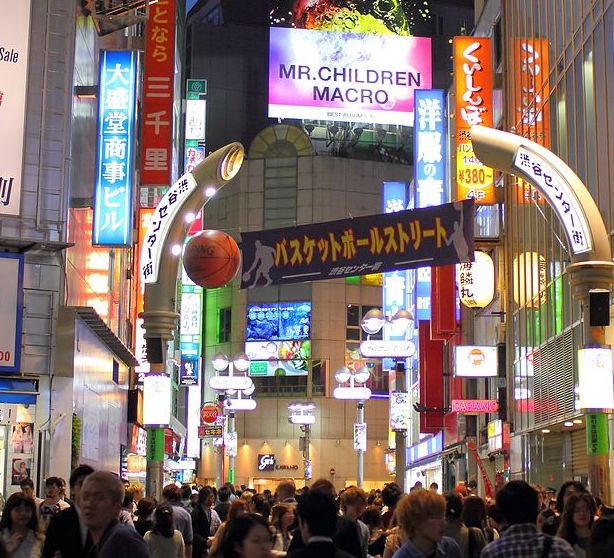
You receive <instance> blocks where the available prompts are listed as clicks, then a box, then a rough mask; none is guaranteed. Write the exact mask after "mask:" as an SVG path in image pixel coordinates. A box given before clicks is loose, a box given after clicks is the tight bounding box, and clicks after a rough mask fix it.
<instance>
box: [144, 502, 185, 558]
mask: <svg viewBox="0 0 614 558" xmlns="http://www.w3.org/2000/svg"><path fill="white" fill-rule="evenodd" d="M143 539H144V541H145V542H146V543H147V546H148V547H149V552H151V557H152V558H185V544H184V542H183V536H182V534H181V532H180V531H177V529H175V520H174V517H173V508H172V506H169V505H168V504H160V505H159V506H158V507H157V508H156V511H155V512H154V526H153V529H152V530H151V531H147V533H145V536H144V537H143Z"/></svg>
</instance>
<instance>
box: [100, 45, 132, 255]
mask: <svg viewBox="0 0 614 558" xmlns="http://www.w3.org/2000/svg"><path fill="white" fill-rule="evenodd" d="M136 64H137V55H136V52H134V51H129V50H103V51H101V52H100V66H99V74H98V151H97V154H96V192H95V196H94V231H93V235H92V244H94V245H95V246H130V244H131V232H132V199H133V192H132V177H133V165H134V161H133V159H134V154H133V138H134V105H135V95H136Z"/></svg>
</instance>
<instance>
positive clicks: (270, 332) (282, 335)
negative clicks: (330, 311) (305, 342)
mask: <svg viewBox="0 0 614 558" xmlns="http://www.w3.org/2000/svg"><path fill="white" fill-rule="evenodd" d="M310 326H311V302H274V303H269V304H253V305H248V307H247V323H246V334H245V340H246V341H262V340H266V341H279V340H285V339H309V334H310V331H309V330H310ZM269 356H270V355H269ZM250 358H256V357H255V356H254V357H252V356H250ZM265 358H268V357H265ZM280 358H283V357H280Z"/></svg>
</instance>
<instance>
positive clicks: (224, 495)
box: [217, 485, 232, 502]
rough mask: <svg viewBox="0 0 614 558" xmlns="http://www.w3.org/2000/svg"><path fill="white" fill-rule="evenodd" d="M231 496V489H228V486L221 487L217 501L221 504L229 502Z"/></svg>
mask: <svg viewBox="0 0 614 558" xmlns="http://www.w3.org/2000/svg"><path fill="white" fill-rule="evenodd" d="M231 494H232V493H231V492H230V488H228V487H227V486H226V485H224V486H220V489H219V490H218V491H217V499H218V500H219V501H220V502H228V499H229V498H230V495H231Z"/></svg>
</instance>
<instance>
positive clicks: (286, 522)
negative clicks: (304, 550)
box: [271, 504, 295, 555]
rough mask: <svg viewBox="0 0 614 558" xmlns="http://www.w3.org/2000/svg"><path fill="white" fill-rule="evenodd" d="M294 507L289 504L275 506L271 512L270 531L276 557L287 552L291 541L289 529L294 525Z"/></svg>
mask: <svg viewBox="0 0 614 558" xmlns="http://www.w3.org/2000/svg"><path fill="white" fill-rule="evenodd" d="M294 518H295V514H294V506H293V505H291V504H277V505H276V506H274V507H273V511H272V512H271V529H272V530H273V550H274V551H275V554H276V555H282V554H284V555H285V553H286V552H287V551H288V547H289V546H290V541H292V533H291V532H290V531H291V527H292V525H293V524H294Z"/></svg>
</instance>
